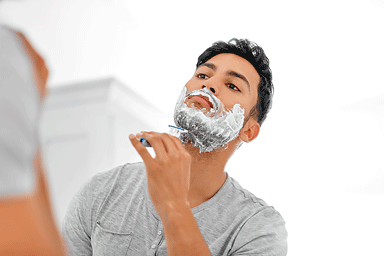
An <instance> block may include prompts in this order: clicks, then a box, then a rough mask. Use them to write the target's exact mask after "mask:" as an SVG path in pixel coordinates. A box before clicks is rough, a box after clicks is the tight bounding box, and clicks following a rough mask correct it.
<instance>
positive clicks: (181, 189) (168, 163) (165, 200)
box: [129, 132, 191, 219]
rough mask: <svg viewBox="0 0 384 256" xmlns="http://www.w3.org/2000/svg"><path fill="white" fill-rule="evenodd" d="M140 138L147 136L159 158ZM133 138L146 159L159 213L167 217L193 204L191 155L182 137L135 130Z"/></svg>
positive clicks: (152, 191) (149, 189) (135, 145)
mask: <svg viewBox="0 0 384 256" xmlns="http://www.w3.org/2000/svg"><path fill="white" fill-rule="evenodd" d="M138 138H144V139H146V140H147V141H148V142H149V143H150V144H151V145H152V148H153V149H154V151H155V153H156V157H155V158H152V156H151V155H150V154H149V152H148V151H147V149H146V147H144V146H143V145H141V143H140V141H139V140H138ZM129 139H130V140H131V143H132V145H133V146H134V147H135V149H136V151H137V152H138V153H139V154H140V156H141V158H142V159H143V161H144V164H145V167H146V170H147V179H148V180H147V182H148V192H149V195H150V197H151V201H152V203H153V205H154V207H155V209H156V211H157V213H158V214H159V216H160V217H161V218H162V219H163V218H167V216H168V214H170V213H173V212H175V211H176V212H177V211H178V210H179V209H183V208H185V207H190V206H189V202H188V193H189V186H190V172H191V156H190V155H189V153H188V152H187V151H186V150H185V148H184V146H183V144H181V142H180V140H179V139H178V138H176V137H175V136H172V135H169V134H166V133H157V132H142V133H139V134H137V135H136V138H135V136H133V135H132V134H131V135H130V136H129Z"/></svg>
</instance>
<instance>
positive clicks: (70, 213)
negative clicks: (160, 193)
mask: <svg viewBox="0 0 384 256" xmlns="http://www.w3.org/2000/svg"><path fill="white" fill-rule="evenodd" d="M144 178H145V166H144V164H143V163H134V164H125V165H122V166H118V167H115V168H113V169H111V170H109V171H106V172H101V173H98V174H96V175H94V176H93V177H91V178H90V179H89V180H87V181H86V182H85V183H84V184H83V186H82V187H81V188H80V189H79V190H78V191H77V193H76V194H75V196H74V197H73V198H72V200H71V202H70V205H69V207H68V210H67V213H66V217H65V219H64V222H63V225H64V226H65V225H67V226H70V225H71V223H73V222H75V221H77V220H79V221H80V222H81V224H82V226H83V229H84V231H85V232H86V233H87V234H90V233H91V230H92V228H93V225H94V218H95V216H96V215H97V213H98V211H99V210H100V208H101V207H102V205H103V204H105V201H107V199H108V198H111V196H114V197H116V196H118V195H119V194H120V193H122V190H123V189H126V188H129V189H132V186H130V185H136V186H137V185H138V181H140V179H144Z"/></svg>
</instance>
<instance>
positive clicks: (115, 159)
mask: <svg viewBox="0 0 384 256" xmlns="http://www.w3.org/2000/svg"><path fill="white" fill-rule="evenodd" d="M0 22H1V23H2V24H7V25H9V26H12V27H13V28H16V29H19V30H21V31H23V32H24V33H25V35H26V36H27V37H28V38H29V40H30V41H31V43H32V44H33V45H34V46H35V47H36V49H37V50H38V51H39V52H40V53H41V55H42V56H43V57H44V58H45V60H46V61H47V64H48V67H49V69H50V76H49V81H48V86H49V88H50V94H49V95H48V97H47V100H46V102H45V103H44V111H43V112H44V113H43V116H42V127H41V141H42V147H43V152H44V155H43V157H44V159H45V163H46V168H47V173H48V177H49V181H50V184H49V185H50V188H51V191H52V200H53V205H54V209H55V213H56V219H57V221H58V223H59V225H61V221H62V218H63V215H64V213H65V210H66V207H67V205H68V203H69V201H70V199H71V198H72V197H73V195H74V193H76V191H77V190H78V189H79V188H80V186H81V185H82V184H83V183H84V182H85V181H86V180H87V179H88V178H90V177H91V176H92V175H94V174H95V173H97V172H101V171H107V170H109V169H111V168H113V167H115V166H116V165H120V164H124V163H127V162H134V161H140V158H139V156H138V155H137V154H136V153H135V151H134V150H133V147H132V146H131V144H130V142H129V140H128V135H129V133H136V132H140V131H141V130H145V129H153V130H162V128H163V127H164V131H166V130H167V129H166V125H167V124H168V123H169V122H172V114H173V108H174V104H175V102H176V99H177V97H178V95H179V93H180V91H181V89H182V87H183V86H184V85H185V83H186V82H187V81H188V80H189V78H190V77H191V76H192V75H193V73H194V70H195V64H196V61H197V57H198V56H199V55H200V54H201V53H202V52H203V51H204V50H205V49H206V48H207V47H209V46H210V45H211V44H212V43H213V42H215V41H217V40H225V41H227V40H229V39H231V38H233V37H237V38H248V39H250V40H252V41H255V42H256V43H257V44H259V45H260V46H262V47H263V49H264V50H265V52H266V54H267V56H268V57H269V59H270V62H271V69H272V71H273V76H274V78H273V79H274V80H273V82H274V85H275V96H274V102H273V107H272V110H271V112H270V114H269V116H268V118H267V119H266V121H265V123H264V124H263V126H262V129H261V132H260V135H259V136H258V138H257V139H256V140H255V141H253V142H252V143H250V144H246V145H243V146H242V147H241V148H240V149H239V151H238V152H237V153H236V154H235V155H234V156H233V157H232V158H231V160H230V161H229V163H228V164H227V167H226V171H227V172H228V173H229V175H231V176H232V177H234V178H235V179H236V180H238V181H239V183H240V184H241V185H242V186H243V187H244V188H246V189H248V190H249V191H251V192H252V193H254V194H255V195H256V196H257V197H260V198H262V199H264V200H265V201H266V202H267V203H268V204H270V205H273V206H274V207H275V208H276V209H277V210H278V211H279V212H280V213H281V214H282V216H283V218H284V219H285V221H286V227H287V230H288V236H289V237H288V246H289V248H288V255H292V256H293V255H302V256H304V255H322V256H323V255H384V247H383V246H382V242H383V240H384V220H383V216H384V163H383V158H384V157H383V156H384V148H383V147H384V132H383V131H384V69H383V68H384V48H383V46H384V36H383V25H384V1H383V0H349V1H344V0H333V1H330V0H323V1H297V0H294V1H283V0H280V1H242V0H237V1H208V0H205V1H198V0H195V1H166V0H165V1H137V0H130V1H129V0H125V1H124V0H82V1H64V0H34V1H32V0H24V1H2V2H1V3H0ZM75 124H77V126H76V125H75ZM74 127H75V128H74Z"/></svg>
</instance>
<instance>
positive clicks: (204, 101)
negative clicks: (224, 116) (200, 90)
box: [190, 95, 213, 108]
mask: <svg viewBox="0 0 384 256" xmlns="http://www.w3.org/2000/svg"><path fill="white" fill-rule="evenodd" d="M190 99H192V100H195V101H197V102H200V103H202V104H204V105H207V106H209V107H211V108H213V104H212V102H210V101H209V98H208V97H206V96H202V95H192V96H191V97H190Z"/></svg>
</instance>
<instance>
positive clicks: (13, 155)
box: [0, 27, 65, 255]
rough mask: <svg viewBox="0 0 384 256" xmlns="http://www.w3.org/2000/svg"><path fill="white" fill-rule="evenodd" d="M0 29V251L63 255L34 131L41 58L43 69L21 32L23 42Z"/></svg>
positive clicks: (11, 33)
mask: <svg viewBox="0 0 384 256" xmlns="http://www.w3.org/2000/svg"><path fill="white" fill-rule="evenodd" d="M0 31H1V35H0V36H1V37H0V45H1V54H0V70H1V74H2V75H1V77H0V87H1V89H0V95H1V97H0V109H1V110H0V113H1V114H0V117H1V118H0V119H1V120H2V122H3V123H4V125H3V126H2V128H4V129H3V130H2V134H0V145H1V146H0V153H1V156H0V162H1V163H2V164H1V168H5V171H4V173H1V174H0V176H1V178H2V179H1V181H0V183H2V182H4V181H5V182H4V183H5V187H6V189H5V192H7V191H9V193H6V194H5V195H6V197H4V198H3V196H0V230H1V232H0V255H8V254H10V253H11V254H12V255H27V254H28V255H29V254H33V255H65V249H64V244H63V241H62V239H61V237H60V233H59V231H58V228H57V226H56V223H55V219H54V217H53V212H52V209H51V205H50V198H49V194H48V187H47V183H46V178H45V171H44V165H43V159H42V157H41V152H40V149H39V148H38V141H37V137H36V133H35V132H36V129H37V128H36V127H37V125H38V122H37V117H38V113H39V107H40V106H39V102H38V98H37V97H36V95H37V93H36V89H37V90H39V88H40V87H41V88H45V82H46V77H45V78H42V79H41V81H40V82H41V83H40V84H39V85H38V84H37V83H36V81H35V80H33V79H34V77H35V75H37V72H39V68H37V69H35V66H34V64H33V62H32V60H33V59H35V58H40V59H41V60H42V62H41V67H40V68H41V69H42V68H44V69H45V70H46V71H47V68H46V66H45V64H44V61H43V59H42V58H41V57H40V55H39V54H38V53H37V52H36V51H35V50H34V49H33V47H32V46H31V45H30V44H29V43H28V40H27V39H26V38H25V37H24V36H23V35H22V34H21V33H18V32H17V33H16V34H18V35H20V36H21V37H22V38H23V39H22V40H23V41H20V39H19V37H15V34H14V32H12V31H10V30H9V29H4V28H1V27H0ZM17 40H19V43H20V44H18V42H17ZM24 43H28V45H29V47H27V48H26V47H25V45H24ZM26 56H27V57H28V58H27V57H26ZM31 62H32V65H31ZM46 74H47V73H46ZM35 86H36V88H35ZM41 100H42V97H41V98H40V101H41ZM3 123H2V124H3ZM1 172H3V169H2V170H1ZM30 173H32V175H33V177H34V178H35V179H34V184H33V185H34V186H31V188H30V189H28V190H26V188H25V187H29V185H28V186H26V185H25V182H26V179H25V177H26V176H29V175H30ZM3 175H5V177H4V178H3ZM8 175H9V176H8ZM7 176H8V177H7ZM23 179H24V182H22V181H21V180H23ZM7 183H10V184H7ZM28 183H29V182H28ZM23 184H24V185H23ZM1 185H3V184H1ZM8 185H10V186H8ZM0 187H2V186H0ZM0 190H1V189H0ZM0 194H1V193H0Z"/></svg>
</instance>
